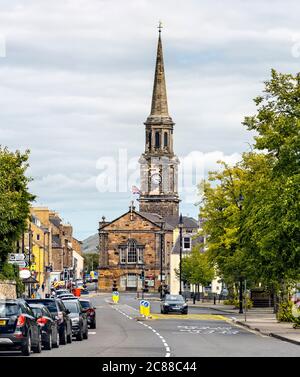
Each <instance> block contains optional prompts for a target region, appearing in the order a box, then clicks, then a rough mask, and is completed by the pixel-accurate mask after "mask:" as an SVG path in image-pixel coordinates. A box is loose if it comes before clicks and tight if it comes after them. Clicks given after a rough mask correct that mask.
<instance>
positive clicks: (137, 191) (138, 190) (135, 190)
mask: <svg viewBox="0 0 300 377" xmlns="http://www.w3.org/2000/svg"><path fill="white" fill-rule="evenodd" d="M131 192H132V193H133V194H141V191H140V189H139V188H138V187H136V186H132V187H131Z"/></svg>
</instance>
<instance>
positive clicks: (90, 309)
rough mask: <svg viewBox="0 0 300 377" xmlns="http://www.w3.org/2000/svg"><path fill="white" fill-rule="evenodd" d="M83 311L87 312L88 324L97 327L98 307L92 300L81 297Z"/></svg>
mask: <svg viewBox="0 0 300 377" xmlns="http://www.w3.org/2000/svg"><path fill="white" fill-rule="evenodd" d="M79 302H80V304H81V306H82V309H83V311H84V312H85V313H86V314H87V321H88V325H89V326H90V328H91V329H95V328H96V308H95V307H94V306H93V305H92V304H91V302H90V300H86V299H79Z"/></svg>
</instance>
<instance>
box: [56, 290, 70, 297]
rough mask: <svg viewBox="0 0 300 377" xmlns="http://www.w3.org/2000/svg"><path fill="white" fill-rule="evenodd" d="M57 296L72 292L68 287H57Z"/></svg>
mask: <svg viewBox="0 0 300 377" xmlns="http://www.w3.org/2000/svg"><path fill="white" fill-rule="evenodd" d="M55 294H56V297H59V296H61V295H68V294H70V291H69V290H68V289H57V290H56V291H55Z"/></svg>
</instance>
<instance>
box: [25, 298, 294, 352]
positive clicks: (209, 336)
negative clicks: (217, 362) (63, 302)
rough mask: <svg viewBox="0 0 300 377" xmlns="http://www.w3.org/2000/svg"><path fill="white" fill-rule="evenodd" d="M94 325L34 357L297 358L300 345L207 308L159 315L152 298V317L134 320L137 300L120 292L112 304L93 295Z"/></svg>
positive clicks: (157, 305) (108, 299)
mask: <svg viewBox="0 0 300 377" xmlns="http://www.w3.org/2000/svg"><path fill="white" fill-rule="evenodd" d="M92 301H93V303H94V305H95V306H96V308H97V310H96V312H97V329H95V330H90V331H89V339H88V340H83V341H81V342H79V341H75V340H74V341H73V342H72V344H71V345H66V346H60V348H58V349H53V350H51V351H43V352H42V353H41V354H33V355H32V356H34V357H51V356H67V357H69V356H73V357H76V356H98V357H114V356H123V357H140V356H151V357H162V356H175V357H176V356H190V357H193V356H299V355H300V347H299V346H297V345H294V344H291V343H287V342H283V341H281V340H277V339H275V338H270V337H267V336H262V335H261V334H258V333H254V332H250V331H249V330H247V329H245V328H242V327H239V326H237V325H235V324H233V323H232V322H231V321H230V318H229V317H230V316H228V314H227V315H226V314H225V313H224V314H223V313H219V314H218V315H216V312H215V311H213V310H210V309H202V308H191V310H190V311H189V314H188V315H187V316H184V315H183V316H181V315H161V314H160V310H159V303H158V302H151V305H152V312H153V313H154V318H155V319H153V320H147V321H137V319H136V317H137V316H138V314H139V313H138V300H136V299H135V295H134V294H121V297H120V302H119V304H117V305H113V304H112V303H111V295H109V294H101V295H100V296H97V297H94V298H92Z"/></svg>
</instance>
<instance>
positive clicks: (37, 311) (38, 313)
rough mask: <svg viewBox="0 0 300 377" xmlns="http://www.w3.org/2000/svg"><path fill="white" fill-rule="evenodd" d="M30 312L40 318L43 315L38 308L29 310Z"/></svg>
mask: <svg viewBox="0 0 300 377" xmlns="http://www.w3.org/2000/svg"><path fill="white" fill-rule="evenodd" d="M31 310H32V311H33V313H34V315H36V316H38V317H42V315H43V313H42V309H40V308H31Z"/></svg>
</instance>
